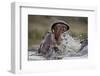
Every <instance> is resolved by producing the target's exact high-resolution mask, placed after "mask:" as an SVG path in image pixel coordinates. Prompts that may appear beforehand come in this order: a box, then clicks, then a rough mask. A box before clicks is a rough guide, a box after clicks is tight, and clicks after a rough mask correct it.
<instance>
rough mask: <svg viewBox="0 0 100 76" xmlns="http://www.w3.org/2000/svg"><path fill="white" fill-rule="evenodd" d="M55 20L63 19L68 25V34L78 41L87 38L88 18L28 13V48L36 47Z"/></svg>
mask: <svg viewBox="0 0 100 76" xmlns="http://www.w3.org/2000/svg"><path fill="white" fill-rule="evenodd" d="M56 20H63V21H65V22H67V23H68V24H69V25H70V30H69V34H70V35H71V36H72V37H73V38H75V39H79V40H80V41H81V40H83V39H86V38H88V18H87V17H69V16H42V15H28V49H29V48H37V47H39V44H40V42H41V40H42V38H43V36H44V35H45V34H46V33H47V32H48V31H51V25H52V23H53V22H54V21H56Z"/></svg>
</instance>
